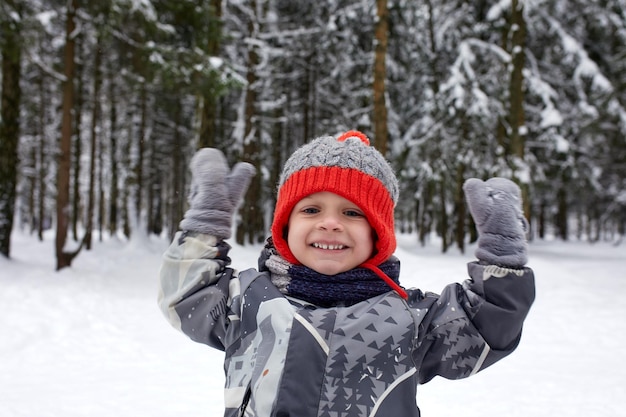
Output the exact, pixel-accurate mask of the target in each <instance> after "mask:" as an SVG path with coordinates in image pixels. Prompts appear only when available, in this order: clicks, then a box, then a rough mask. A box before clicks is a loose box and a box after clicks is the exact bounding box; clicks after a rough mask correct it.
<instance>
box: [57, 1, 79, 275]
mask: <svg viewBox="0 0 626 417" xmlns="http://www.w3.org/2000/svg"><path fill="white" fill-rule="evenodd" d="M76 3H77V0H71V2H68V8H67V16H66V18H67V21H66V26H65V53H64V57H63V63H64V71H63V74H64V77H65V79H64V81H63V102H62V116H61V143H60V146H59V159H58V161H59V162H58V173H57V230H56V241H55V246H56V258H57V267H56V269H57V271H58V270H60V269H63V268H65V267H68V266H71V264H72V260H73V259H74V257H75V256H76V255H77V254H78V251H76V252H74V253H68V252H65V242H66V240H67V227H68V223H69V214H70V213H68V210H69V209H70V165H71V149H72V148H71V145H72V109H73V107H74V69H75V63H74V55H75V42H74V36H75V35H74V30H75V29H76V23H75V22H74V18H75V16H76ZM79 250H80V248H79Z"/></svg>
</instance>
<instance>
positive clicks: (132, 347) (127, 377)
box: [0, 231, 626, 417]
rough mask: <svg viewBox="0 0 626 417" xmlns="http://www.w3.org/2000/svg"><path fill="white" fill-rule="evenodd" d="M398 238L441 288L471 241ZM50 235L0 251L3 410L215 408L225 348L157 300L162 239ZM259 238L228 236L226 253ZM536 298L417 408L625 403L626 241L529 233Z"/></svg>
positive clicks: (66, 412)
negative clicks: (232, 239) (506, 333)
mask: <svg viewBox="0 0 626 417" xmlns="http://www.w3.org/2000/svg"><path fill="white" fill-rule="evenodd" d="M416 240H417V239H416V237H415V236H411V235H401V236H399V238H398V241H399V248H398V250H397V253H396V254H397V256H398V257H399V258H400V259H401V261H402V268H403V275H402V282H403V284H404V285H405V286H419V287H420V288H422V289H423V290H432V291H437V292H438V291H439V290H441V288H442V287H443V286H444V285H445V284H447V283H448V282H452V281H460V280H462V279H464V278H465V276H466V269H465V263H466V262H468V261H470V260H472V255H471V253H472V252H473V248H470V249H469V250H468V251H467V253H466V254H460V253H458V251H454V250H453V251H451V252H450V253H448V254H446V255H443V254H441V253H440V249H439V246H438V243H437V242H434V243H433V244H431V245H428V246H427V247H424V248H423V247H420V246H418V245H417V244H416V243H415V242H416ZM53 241H54V239H53V236H46V241H44V242H39V241H37V240H36V238H35V237H31V236H28V235H26V234H23V233H21V232H19V231H18V232H15V233H14V234H13V241H12V255H13V259H12V260H6V259H4V258H2V259H0V306H1V307H2V315H0V329H2V336H1V337H0V393H1V394H0V396H1V401H0V416H3V417H20V416H28V417H34V416H37V417H53V416H59V417H79V416H80V417H83V416H90V417H99V416H103V417H105V416H106V417H109V416H111V415H115V416H133V417H134V416H150V417H161V416H163V417H165V416H182V415H184V416H188V417H194V416H220V415H222V414H223V410H222V407H223V397H222V390H221V387H222V385H223V382H224V376H223V370H222V354H221V352H218V351H213V350H211V349H209V348H206V347H204V346H203V345H200V344H196V343H194V342H192V341H190V340H188V339H187V338H186V337H184V336H183V335H182V334H180V333H178V332H176V331H175V330H174V329H173V328H171V327H170V326H169V325H168V324H167V323H166V321H165V320H164V319H163V318H162V316H161V313H160V311H159V310H158V309H157V306H156V294H157V275H158V269H159V265H160V256H161V253H162V252H163V250H164V249H165V247H166V245H167V242H165V241H163V240H144V241H143V242H132V241H131V242H125V241H122V240H119V239H108V240H106V241H105V242H98V241H95V242H94V248H93V250H92V251H89V252H87V251H83V252H81V253H80V254H79V256H78V257H77V258H76V259H75V260H74V264H73V266H72V267H71V268H66V269H64V270H62V271H60V272H54V265H55V260H54V252H53V246H54V245H53ZM258 250H259V247H239V246H234V247H233V250H232V252H231V257H232V258H233V259H234V260H235V261H234V265H235V266H237V267H239V268H241V269H243V268H245V267H248V266H253V265H254V264H255V263H256V256H257V253H258ZM530 266H531V267H533V269H534V270H535V274H536V277H537V300H536V302H535V305H534V306H533V309H532V310H531V313H530V315H529V317H528V319H527V321H526V324H525V330H524V334H523V337H522V342H521V344H520V346H519V348H518V349H517V350H516V351H515V352H514V353H513V354H512V355H511V356H509V357H508V358H505V359H504V360H502V361H501V362H499V363H497V364H495V365H494V366H492V367H491V368H488V369H486V370H484V371H483V372H481V373H479V374H477V375H475V376H473V377H471V378H468V379H466V380H461V381H448V380H444V379H442V378H435V379H434V380H433V381H431V382H430V383H428V384H426V385H424V386H422V387H420V388H419V389H418V404H419V405H420V407H421V409H422V415H423V416H426V417H435V416H438V417H439V416H458V415H463V416H467V417H471V416H480V417H486V416H501V415H506V416H508V417H514V416H533V417H542V416H546V417H547V416H550V417H552V416H555V415H556V416H570V417H575V416H585V417H587V416H594V417H602V416H607V417H608V416H611V417H615V416H625V415H626V410H625V409H624V407H623V403H622V402H621V401H623V398H625V397H626V384H624V382H623V381H624V379H625V377H626V371H624V366H623V364H622V360H623V359H624V357H626V331H625V330H626V327H625V325H624V317H626V303H625V302H624V301H623V294H624V293H625V292H626V273H625V272H624V271H625V270H626V245H624V244H622V245H621V246H613V245H611V244H609V243H597V244H595V245H591V244H587V243H581V242H570V243H562V242H558V241H549V242H545V241H535V242H533V243H532V244H531V246H530Z"/></svg>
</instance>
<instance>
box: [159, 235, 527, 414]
mask: <svg viewBox="0 0 626 417" xmlns="http://www.w3.org/2000/svg"><path fill="white" fill-rule="evenodd" d="M227 250H228V245H227V244H225V243H221V242H219V241H218V240H217V239H215V238H214V237H212V236H208V235H198V236H191V235H190V236H186V237H185V236H184V235H182V234H180V233H179V234H178V235H177V237H176V238H175V239H174V241H173V243H172V245H171V246H170V247H169V249H168V250H167V251H166V253H165V255H164V260H163V265H162V268H161V273H160V279H161V289H160V294H159V304H160V307H161V309H162V311H163V312H164V313H165V315H166V317H167V318H168V320H169V321H170V323H171V324H172V325H173V326H174V327H176V328H177V329H179V330H181V331H182V332H184V333H185V334H186V335H188V336H189V337H190V338H191V339H193V340H195V341H196V342H200V343H205V344H207V345H209V346H212V347H214V348H217V349H220V350H223V351H224V352H225V367H224V369H225V372H226V384H225V385H226V386H225V397H224V398H225V408H226V410H225V414H224V415H225V416H228V417H232V416H258V417H270V416H272V417H286V416H291V417H339V416H341V417H348V416H355V417H357V416H382V417H389V416H403V417H414V416H419V415H420V413H419V408H418V407H417V405H416V402H415V398H416V389H417V385H418V384H420V383H425V382H427V381H429V380H430V379H432V378H433V377H434V376H436V375H440V376H443V377H445V378H449V379H458V378H464V377H467V376H470V375H473V374H475V373H476V372H478V371H480V370H482V369H484V368H486V367H487V366H489V365H491V364H493V363H494V362H496V361H498V360H499V359H501V358H503V357H505V356H506V355H508V354H509V353H511V352H512V351H513V350H514V349H515V348H516V347H517V345H518V342H519V340H520V336H521V331H522V323H523V321H524V318H525V317H526V314H527V312H528V310H529V308H530V306H531V304H532V302H533V299H534V277H533V272H532V271H531V270H530V269H529V268H524V269H520V270H513V269H505V268H500V267H496V266H490V265H480V264H479V263H470V264H468V271H469V276H470V279H468V280H466V281H465V282H463V283H462V284H458V283H455V284H450V285H448V286H446V287H445V288H444V289H443V291H442V292H441V294H440V295H437V294H434V293H423V292H422V291H420V290H418V289H409V290H407V293H408V294H409V298H408V300H404V299H402V298H401V297H400V296H398V295H397V294H396V293H395V292H393V291H390V292H388V293H384V294H382V295H378V296H375V297H373V298H370V299H367V300H365V301H362V302H359V303H357V304H354V305H351V306H339V307H328V308H322V307H319V306H315V305H311V304H309V303H306V302H303V301H301V300H298V299H294V298H291V297H287V296H285V295H284V294H282V293H281V292H279V291H278V289H277V288H276V287H275V286H274V285H273V284H272V282H271V279H270V275H269V273H267V272H258V271H257V270H255V269H249V270H245V271H242V272H240V273H237V272H236V271H235V270H233V269H231V268H228V267H227V265H228V263H229V261H230V260H229V259H228V257H227Z"/></svg>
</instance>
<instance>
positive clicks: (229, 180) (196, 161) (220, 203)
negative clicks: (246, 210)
mask: <svg viewBox="0 0 626 417" xmlns="http://www.w3.org/2000/svg"><path fill="white" fill-rule="evenodd" d="M255 173H256V170H255V168H254V166H253V165H252V164H249V163H247V162H239V163H237V164H236V165H235V166H234V167H233V169H232V170H230V169H229V167H228V163H227V162H226V158H224V154H222V152H221V151H219V150H217V149H213V148H203V149H200V150H199V151H198V152H196V154H195V155H194V156H193V158H192V159H191V189H190V191H189V209H188V210H187V212H186V213H185V217H184V218H183V220H182V221H181V222H180V228H181V229H182V230H189V231H194V232H199V233H205V234H209V235H213V236H215V237H218V238H221V239H228V238H229V237H230V235H231V224H232V218H233V213H234V211H235V209H236V208H237V206H238V205H239V202H240V201H241V199H242V198H243V195H244V194H245V192H246V190H247V189H248V185H249V184H250V180H251V179H252V177H253V176H254V175H255Z"/></svg>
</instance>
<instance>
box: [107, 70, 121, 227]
mask: <svg viewBox="0 0 626 417" xmlns="http://www.w3.org/2000/svg"><path fill="white" fill-rule="evenodd" d="M116 94H117V92H116V91H115V74H114V73H110V76H109V100H110V103H109V106H110V109H109V111H110V114H109V124H110V130H109V132H110V134H109V141H110V142H109V159H110V164H111V165H110V169H111V183H110V184H109V187H110V188H109V234H110V235H111V236H114V235H115V234H116V233H117V225H118V222H119V221H118V217H119V206H118V204H119V188H118V184H117V182H118V181H119V179H118V172H117V171H118V167H117V160H118V156H117V100H116Z"/></svg>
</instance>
